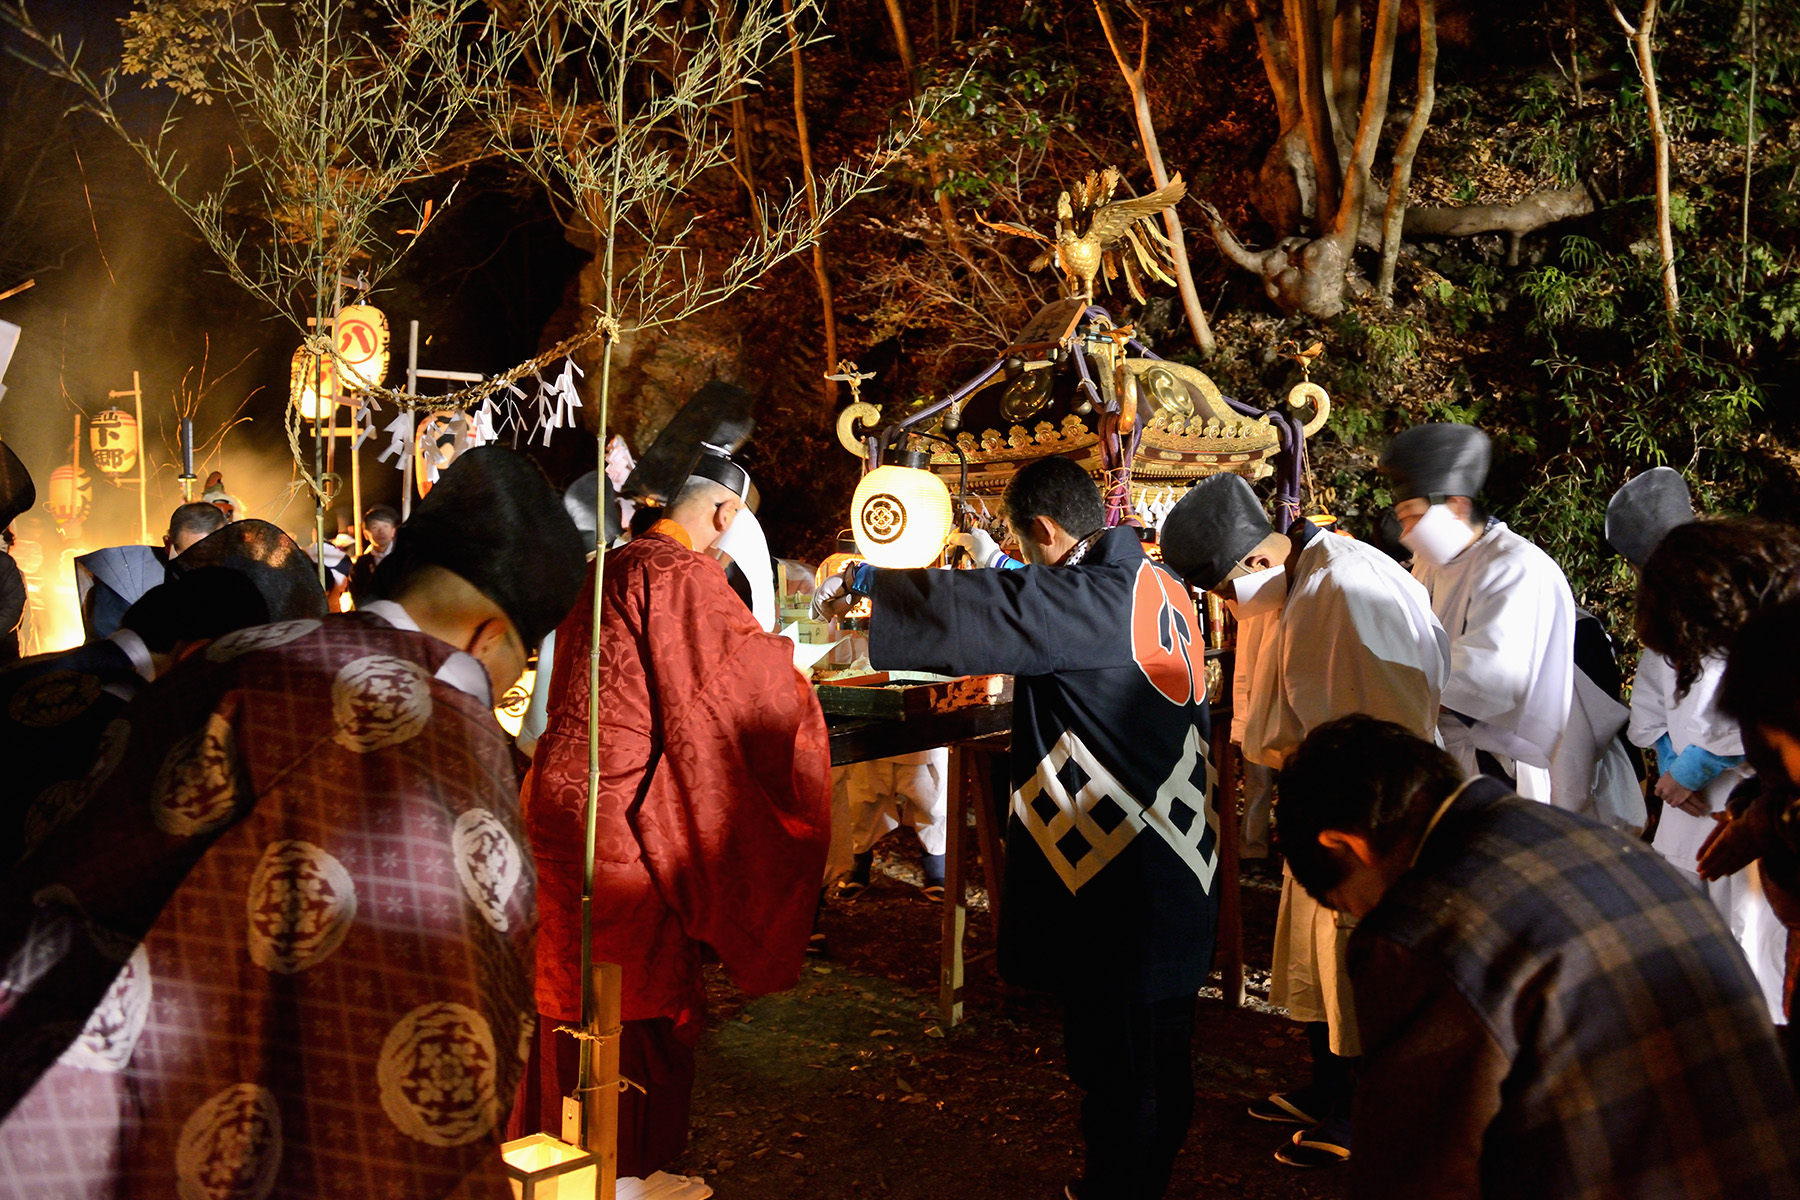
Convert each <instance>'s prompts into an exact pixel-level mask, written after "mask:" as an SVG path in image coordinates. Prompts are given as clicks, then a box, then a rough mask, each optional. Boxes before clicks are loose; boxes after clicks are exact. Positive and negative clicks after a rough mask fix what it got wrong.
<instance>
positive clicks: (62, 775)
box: [0, 629, 154, 867]
mask: <svg viewBox="0 0 1800 1200" xmlns="http://www.w3.org/2000/svg"><path fill="white" fill-rule="evenodd" d="M153 673H154V668H153V667H152V665H151V660H150V652H149V651H148V650H146V649H145V648H144V643H143V639H141V638H139V637H138V635H137V634H135V633H133V632H132V631H131V630H129V629H121V630H117V631H115V632H114V633H113V634H112V636H110V637H106V638H102V639H100V640H99V641H95V642H89V643H88V644H87V645H85V646H77V647H75V648H74V649H72V650H58V651H56V652H54V653H52V654H38V655H33V656H32V657H31V658H28V659H24V660H23V661H21V662H18V663H15V664H13V665H12V666H11V667H7V668H5V669H4V670H0V763H3V764H5V765H4V768H0V769H3V770H4V772H5V774H4V778H5V780H6V786H5V789H4V791H3V792H0V866H4V867H11V866H12V864H13V863H15V862H17V861H18V860H19V857H20V856H21V855H22V854H24V853H26V852H27V851H28V850H30V849H31V848H32V847H33V846H35V845H37V843H38V842H40V841H42V840H43V838H44V835H45V834H46V833H48V832H49V830H50V827H51V826H52V825H54V824H55V823H56V821H57V819H58V814H59V813H61V811H62V810H63V809H64V808H65V807H67V806H68V805H69V804H72V803H74V802H75V801H76V800H78V799H79V798H80V796H81V794H82V777H83V776H84V775H86V774H87V770H88V767H89V766H90V765H92V763H93V761H94V756H95V754H96V753H97V752H98V750H99V747H100V738H101V735H102V734H103V733H104V732H105V730H106V727H107V726H108V725H110V724H112V722H113V720H114V719H115V718H116V717H118V715H119V713H120V712H122V711H123V710H124V708H125V705H126V703H127V702H129V701H130V700H131V698H132V697H133V696H136V695H137V693H138V689H140V688H142V687H143V686H144V682H145V681H146V680H147V679H149V678H150V677H151V675H152V674H153Z"/></svg>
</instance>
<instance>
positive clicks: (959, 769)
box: [938, 746, 974, 1030]
mask: <svg viewBox="0 0 1800 1200" xmlns="http://www.w3.org/2000/svg"><path fill="white" fill-rule="evenodd" d="M969 765H970V764H969V756H968V754H967V752H965V751H964V750H963V749H962V748H961V747H960V746H951V747H950V763H949V771H948V773H949V779H948V780H947V781H946V782H947V783H948V785H949V786H948V787H946V788H945V789H944V807H945V810H946V811H945V813H944V944H943V957H942V960H941V963H940V966H941V971H940V973H939V975H938V1014H939V1015H940V1016H941V1017H943V1020H944V1028H945V1029H946V1030H947V1029H950V1028H951V1027H953V1026H955V1025H957V1024H959V1023H961V1021H962V987H963V931H964V929H965V928H967V926H968V921H969V910H968V907H967V904H966V901H965V898H964V896H963V843H964V841H965V840H966V839H965V838H964V837H963V826H964V824H965V823H966V822H967V821H968V819H969V797H970V793H971V792H973V791H974V789H973V788H972V787H971V786H970V784H969V778H968V767H969Z"/></svg>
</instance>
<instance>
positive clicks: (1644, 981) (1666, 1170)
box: [1349, 780, 1800, 1200]
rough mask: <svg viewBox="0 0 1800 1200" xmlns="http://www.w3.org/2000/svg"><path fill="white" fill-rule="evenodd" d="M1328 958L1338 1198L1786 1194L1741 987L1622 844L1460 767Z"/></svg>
mask: <svg viewBox="0 0 1800 1200" xmlns="http://www.w3.org/2000/svg"><path fill="white" fill-rule="evenodd" d="M1349 960H1350V970H1351V975H1352V978H1353V980H1354V982H1355V987H1356V1004H1357V1010H1358V1013H1359V1015H1360V1020H1361V1025H1362V1036H1363V1046H1364V1055H1365V1057H1364V1062H1363V1071H1362V1074H1361V1076H1360V1077H1359V1079H1358V1087H1357V1097H1356V1112H1355V1127H1356V1154H1355V1156H1354V1158H1353V1159H1352V1160H1351V1182H1352V1186H1351V1194H1352V1195H1354V1196H1359V1197H1361V1196H1369V1197H1374V1196H1379V1197H1382V1198H1383V1200H1393V1198H1396V1197H1409V1196H1473V1195H1481V1196H1484V1197H1515V1196H1516V1197H1525V1198H1529V1200H1562V1198H1565V1197H1570V1198H1572V1197H1594V1198H1599V1197H1607V1198H1612V1197H1652V1196H1655V1197H1664V1196H1669V1197H1676V1196H1679V1197H1688V1198H1695V1197H1731V1198H1732V1200H1750V1198H1751V1197H1777V1196H1789V1197H1791V1196H1800V1099H1796V1096H1795V1093H1794V1089H1793V1085H1792V1084H1791V1083H1790V1082H1789V1079H1788V1074H1787V1070H1786V1067H1785V1064H1784V1063H1783V1060H1782V1056H1781V1051H1780V1049H1779V1048H1778V1046H1777V1043H1776V1040H1775V1035H1774V1030H1773V1027H1772V1025H1771V1024H1770V1021H1769V1014H1768V1010H1767V1008H1766V1006H1765V1005H1764V1003H1763V1001H1762V997H1761V993H1760V992H1759V990H1758V989H1757V986H1756V982H1755V980H1754V979H1753V978H1752V977H1751V974H1750V970H1749V968H1748V966H1746V965H1745V963H1744V960H1743V957H1742V955H1741V954H1740V953H1739V951H1738V948H1737V946H1736V945H1735V944H1733V942H1732V939H1731V935H1730V933H1729V932H1728V931H1727V930H1726V928H1725V926H1724V923H1723V922H1722V921H1721V920H1720V918H1719V915H1718V913H1717V912H1716V911H1715V909H1714V908H1713V906H1712V904H1711V903H1710V902H1709V901H1708V900H1707V899H1706V897H1705V896H1703V895H1702V894H1700V892H1698V891H1697V890H1695V889H1694V888H1693V887H1692V886H1691V885H1689V884H1686V883H1684V882H1683V881H1682V879H1681V878H1680V876H1679V875H1677V874H1676V872H1675V871H1674V870H1673V869H1672V868H1670V867H1669V866H1668V865H1667V864H1665V863H1664V862H1663V860H1662V859H1661V858H1660V857H1659V856H1658V855H1656V854H1655V853H1654V852H1652V851H1650V850H1649V849H1647V848H1646V847H1644V846H1643V845H1642V844H1640V843H1637V842H1630V841H1627V840H1626V839H1625V838H1623V837H1621V836H1620V835H1618V834H1616V833H1614V832H1612V831H1610V830H1607V829H1603V828H1601V827H1600V826H1598V825H1596V824H1594V823H1592V822H1590V821H1588V820H1586V819H1584V818H1582V817H1578V816H1575V815H1573V814H1571V813H1566V812H1562V811H1559V810H1557V809H1554V808H1551V807H1550V806H1548V805H1544V804H1538V803H1534V802H1532V801H1527V800H1521V799H1519V798H1518V797H1517V796H1514V795H1512V794H1511V793H1510V792H1508V791H1507V790H1506V789H1505V788H1504V787H1503V786H1502V785H1500V784H1499V783H1497V782H1495V781H1493V780H1477V781H1476V782H1474V783H1471V784H1470V785H1469V786H1468V787H1467V788H1465V789H1464V791H1463V793H1462V794H1461V796H1459V797H1458V798H1457V800H1456V802H1455V803H1454V804H1452V805H1451V806H1450V808H1449V810H1448V811H1447V812H1446V813H1445V814H1444V816H1443V818H1442V820H1441V821H1440V822H1439V823H1438V826H1437V828H1436V829H1435V830H1434V831H1433V832H1432V833H1431V835H1430V837H1429V838H1428V840H1427V841H1426V844H1425V846H1424V850H1423V853H1422V854H1421V855H1420V857H1419V860H1418V862H1417V863H1416V864H1415V865H1414V867H1413V868H1412V870H1410V871H1409V872H1408V873H1407V874H1405V875H1404V876H1402V877H1401V878H1400V880H1399V881H1398V882H1397V883H1396V884H1395V885H1394V886H1393V888H1391V889H1390V890H1389V892H1388V894H1387V895H1386V896H1385V897H1384V898H1383V900H1382V902H1381V903H1380V904H1379V905H1378V906H1377V907H1376V908H1375V910H1374V911H1373V912H1371V913H1370V914H1369V915H1368V916H1367V917H1365V918H1364V919H1363V921H1362V922H1361V924H1360V925H1359V926H1358V928H1357V930H1356V933H1355V934H1354V935H1353V937H1352V939H1351V942H1350V952H1349Z"/></svg>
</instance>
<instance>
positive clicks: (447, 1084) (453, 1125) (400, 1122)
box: [375, 1001, 511, 1147]
mask: <svg viewBox="0 0 1800 1200" xmlns="http://www.w3.org/2000/svg"><path fill="white" fill-rule="evenodd" d="M375 1077H376V1080H377V1082H378V1083H379V1084H380V1087H381V1108H382V1111H383V1112H385V1113H387V1116H388V1120H390V1121H392V1122H393V1123H394V1127H395V1128H397V1129H398V1130H400V1132H401V1133H404V1134H405V1135H406V1136H408V1137H410V1138H413V1139H415V1140H417V1141H421V1142H424V1143H425V1144H426V1145H428V1146H446V1147H447V1146H466V1145H468V1144H469V1143H470V1142H473V1141H476V1140H478V1139H480V1138H483V1137H486V1136H487V1135H488V1133H490V1132H491V1131H492V1130H493V1128H494V1125H495V1123H496V1122H497V1121H498V1120H499V1119H500V1101H499V1096H498V1095H497V1091H496V1089H497V1087H498V1070H497V1063H496V1061H495V1058H494V1034H493V1030H492V1029H490V1028H489V1026H488V1022H487V1018H486V1017H483V1016H482V1015H481V1014H480V1013H478V1012H476V1011H475V1010H474V1009H472V1008H469V1007H468V1006H467V1005H463V1004H456V1003H453V1002H450V1001H438V1002H434V1003H431V1004H421V1005H420V1006H419V1007H417V1008H415V1009H413V1010H412V1011H411V1012H409V1013H407V1014H406V1015H405V1016H404V1017H401V1018H400V1020H399V1021H397V1022H396V1023H395V1024H394V1027H393V1028H392V1029H391V1030H389V1031H388V1035H387V1039H386V1040H385V1041H383V1042H382V1044H381V1058H380V1060H379V1061H378V1062H377V1064H376V1068H375ZM510 1099H511V1097H508V1100H509V1101H510Z"/></svg>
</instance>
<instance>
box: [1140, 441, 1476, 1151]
mask: <svg viewBox="0 0 1800 1200" xmlns="http://www.w3.org/2000/svg"><path fill="white" fill-rule="evenodd" d="M1162 547H1163V561H1164V562H1165V563H1167V564H1168V565H1169V566H1170V567H1173V568H1174V569H1175V571H1176V572H1177V573H1178V574H1180V575H1181V576H1182V578H1184V579H1186V580H1187V581H1188V582H1189V583H1191V584H1193V585H1194V586H1195V587H1197V588H1201V589H1203V590H1205V591H1209V592H1212V593H1214V594H1216V595H1218V596H1220V597H1222V598H1223V599H1224V600H1225V603H1226V606H1227V607H1228V608H1230V610H1231V611H1232V613H1233V615H1234V616H1236V617H1237V620H1238V652H1239V654H1240V655H1243V656H1244V657H1245V659H1246V662H1244V663H1240V664H1239V667H1238V676H1239V679H1240V680H1241V681H1242V683H1243V684H1244V686H1241V687H1237V688H1235V689H1234V695H1233V703H1234V713H1233V718H1234V720H1235V719H1236V715H1237V714H1236V709H1237V708H1241V709H1242V710H1243V713H1244V730H1243V748H1244V757H1245V759H1246V760H1248V761H1250V762H1252V763H1257V764H1260V765H1262V766H1264V767H1268V768H1270V769H1272V770H1278V769H1279V768H1280V767H1281V765H1282V764H1283V763H1284V762H1285V761H1286V760H1287V758H1288V756H1289V755H1291V754H1292V753H1293V752H1294V750H1295V748H1296V747H1298V746H1299V745H1300V743H1301V741H1302V740H1303V739H1304V738H1305V737H1306V735H1307V734H1308V733H1310V732H1311V731H1312V730H1313V729H1316V728H1317V727H1318V726H1320V725H1323V724H1324V723H1325V722H1327V721H1330V720H1332V719H1333V718H1336V717H1342V716H1347V715H1349V714H1350V713H1366V714H1369V715H1372V716H1377V717H1381V718H1384V719H1387V720H1391V721H1395V722H1397V723H1399V724H1401V725H1402V726H1404V727H1405V728H1407V729H1410V730H1412V731H1413V732H1414V733H1417V734H1418V735H1420V736H1421V737H1430V736H1431V735H1432V731H1433V729H1434V728H1435V726H1436V724H1437V714H1438V695H1439V692H1440V691H1441V690H1442V688H1443V686H1444V681H1445V679H1446V677H1447V675H1448V672H1449V657H1450V643H1449V639H1448V638H1447V637H1446V636H1445V634H1444V630H1443V627H1442V626H1441V625H1439V624H1438V620H1437V618H1436V617H1435V616H1433V615H1432V611H1431V600H1430V597H1429V596H1427V595H1426V594H1425V589H1424V588H1423V587H1421V586H1420V585H1419V584H1418V583H1417V582H1416V581H1415V580H1414V579H1413V578H1412V577H1411V576H1410V575H1408V574H1407V573H1406V572H1405V571H1404V570H1403V569H1401V567H1400V566H1399V565H1398V564H1396V563H1395V562H1394V560H1393V559H1392V558H1390V557H1388V556H1387V555H1386V554H1384V553H1382V552H1381V551H1380V550H1378V549H1376V548H1375V547H1374V546H1371V545H1368V544H1367V543H1365V542H1359V541H1356V540H1354V539H1352V538H1347V537H1337V536H1333V535H1330V534H1326V533H1324V532H1323V531H1321V530H1320V529H1319V527H1318V526H1316V525H1314V524H1313V523H1312V522H1310V521H1307V520H1305V519H1304V518H1302V519H1300V520H1297V521H1295V522H1294V524H1293V525H1292V526H1291V527H1290V528H1289V529H1288V531H1287V532H1286V533H1276V532H1275V531H1274V529H1273V528H1272V527H1271V526H1270V524H1269V519H1268V517H1267V516H1265V515H1264V513H1263V508H1262V505H1261V504H1260V503H1259V502H1258V501H1257V498H1256V493H1255V492H1253V491H1252V490H1251V488H1250V485H1249V483H1247V482H1245V480H1244V479H1243V477H1242V476H1238V475H1213V476H1209V477H1207V478H1205V479H1202V480H1201V481H1200V482H1199V483H1197V484H1195V485H1194V487H1193V489H1192V490H1191V491H1189V493H1188V494H1187V495H1186V496H1184V497H1183V498H1182V499H1181V502H1180V503H1178V504H1177V505H1176V506H1175V508H1174V510H1173V511H1172V512H1171V513H1170V514H1169V516H1168V519H1167V520H1166V521H1165V522H1164V524H1163V528H1162ZM1348 936H1349V929H1348V927H1347V926H1346V925H1345V924H1344V923H1343V922H1340V921H1339V920H1338V918H1337V914H1336V913H1334V912H1333V911H1331V910H1330V909H1328V908H1326V907H1324V906H1323V905H1321V904H1318V903H1317V902H1316V901H1314V900H1313V898H1312V897H1311V896H1310V895H1308V894H1307V892H1306V891H1304V890H1303V889H1301V888H1299V887H1296V886H1295V884H1294V877H1293V874H1292V873H1291V872H1288V871H1284V872H1283V878H1282V889H1281V909H1280V912H1279V914H1278V916H1277V917H1276V925H1275V950H1274V957H1273V971H1272V973H1271V977H1270V983H1269V1002H1270V1003H1271V1004H1275V1005H1279V1006H1281V1007H1283V1008H1286V1009H1287V1011H1288V1013H1289V1015H1290V1016H1292V1017H1293V1018H1294V1019H1295V1020H1297V1021H1300V1022H1303V1023H1304V1024H1305V1025H1306V1030H1307V1039H1308V1042H1309V1043H1310V1045H1311V1048H1312V1054H1313V1082H1312V1083H1311V1085H1309V1086H1307V1087H1303V1088H1299V1089H1296V1090H1293V1091H1288V1092H1278V1093H1276V1094H1275V1095H1272V1096H1270V1097H1269V1098H1268V1099H1266V1100H1260V1101H1258V1102H1256V1103H1255V1104H1253V1105H1252V1106H1251V1108H1250V1115H1251V1116H1253V1117H1257V1118H1260V1119H1262V1120H1265V1121H1274V1122H1279V1123H1282V1124H1288V1125H1298V1126H1300V1129H1299V1130H1297V1131H1296V1132H1295V1133H1294V1134H1293V1137H1292V1140H1291V1141H1290V1142H1289V1143H1288V1144H1286V1145H1283V1146H1282V1147H1281V1148H1280V1149H1279V1150H1277V1151H1276V1154H1275V1157H1276V1158H1277V1159H1278V1160H1280V1161H1281V1162H1283V1163H1286V1164H1288V1165H1289V1166H1296V1167H1310V1166H1325V1165H1330V1164H1332V1163H1336V1162H1342V1161H1343V1160H1344V1159H1346V1158H1348V1157H1349V1156H1350V1101H1351V1094H1352V1092H1353V1090H1354V1087H1355V1076H1356V1058H1357V1055H1358V1054H1359V1053H1360V1049H1359V1043H1358V1037H1357V1027H1356V1010H1355V1005H1354V1004H1353V1003H1352V1001H1351V997H1350V989H1349V981H1348V979H1349V977H1348V974H1347V972H1346V970H1345V967H1344V945H1345V941H1346V939H1347V938H1348Z"/></svg>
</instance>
